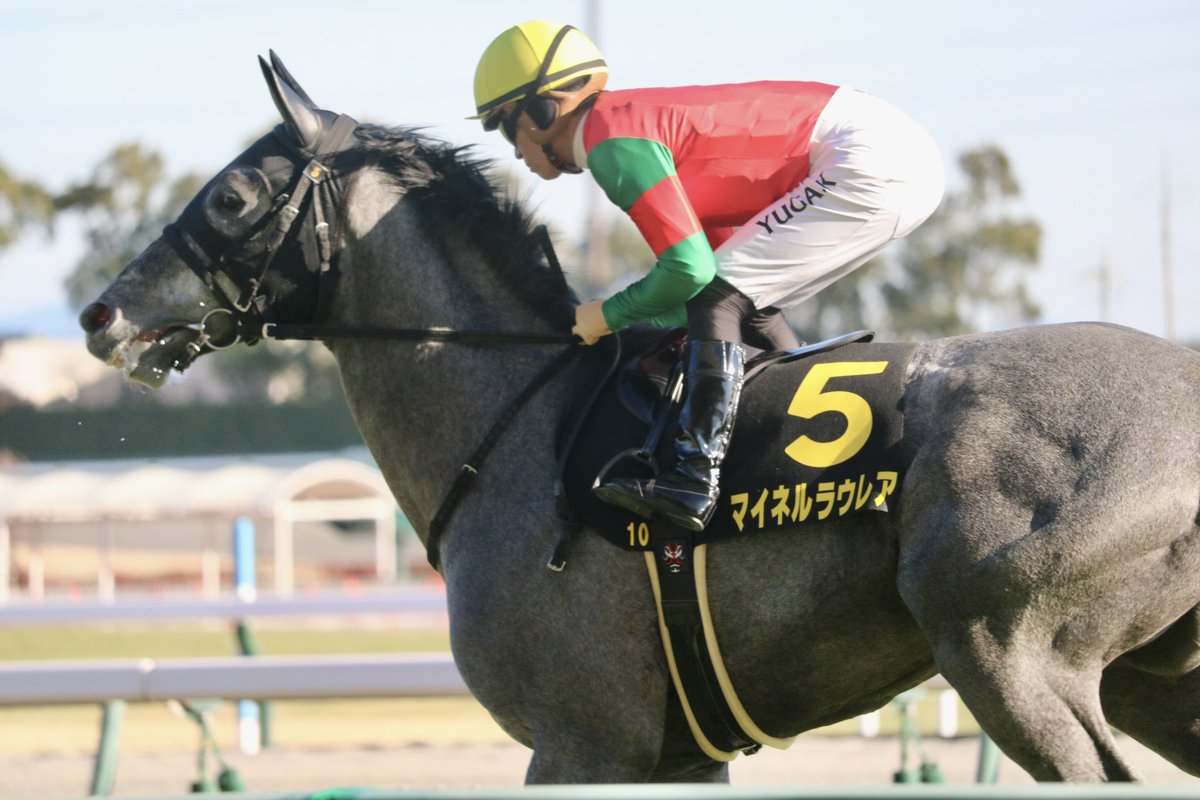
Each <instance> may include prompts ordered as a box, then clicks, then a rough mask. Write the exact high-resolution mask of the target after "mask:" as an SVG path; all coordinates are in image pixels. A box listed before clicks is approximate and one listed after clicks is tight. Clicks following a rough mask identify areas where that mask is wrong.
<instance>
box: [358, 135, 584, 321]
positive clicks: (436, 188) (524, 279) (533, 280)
mask: <svg viewBox="0 0 1200 800" xmlns="http://www.w3.org/2000/svg"><path fill="white" fill-rule="evenodd" d="M356 136H357V138H358V140H359V142H360V143H361V145H360V147H359V148H355V149H356V150H359V151H361V152H362V153H363V155H364V156H365V157H366V159H367V163H368V164H371V165H373V166H377V167H379V168H380V169H382V170H383V171H384V172H385V173H387V174H388V175H390V176H392V177H393V178H394V179H395V181H396V183H397V185H398V186H399V187H400V188H401V189H403V190H404V191H405V192H406V193H407V195H408V197H409V198H410V199H412V200H413V201H414V202H415V205H416V207H417V209H418V213H420V214H421V216H422V217H423V219H424V220H425V222H426V223H427V224H428V225H430V226H431V227H433V228H434V229H435V230H437V231H438V233H439V235H440V238H441V239H442V240H443V241H446V240H448V239H449V238H451V237H461V236H463V235H464V234H465V235H466V236H467V237H469V238H470V239H471V240H472V242H473V243H474V244H475V245H476V247H477V248H478V250H479V252H480V253H481V254H482V255H483V258H484V260H485V261H486V262H487V264H488V265H489V266H490V267H491V268H492V269H493V270H494V271H495V273H496V274H497V275H498V276H500V277H501V278H502V280H503V281H504V282H505V284H506V285H508V286H509V287H510V288H511V289H512V291H513V293H514V294H515V295H516V296H517V297H518V298H520V299H521V302H522V303H523V304H524V305H525V306H527V307H528V308H529V309H530V310H531V311H533V312H534V313H535V314H536V315H537V316H539V317H541V318H543V319H545V320H547V321H548V322H550V323H551V324H552V325H553V326H555V328H557V329H559V330H563V331H566V330H568V329H569V328H570V327H571V324H572V323H573V322H574V319H575V310H574V307H575V305H576V303H577V300H576V298H575V294H574V292H573V291H572V290H571V288H570V287H569V286H568V285H567V282H566V279H565V278H564V276H563V274H562V272H561V271H559V270H556V269H554V268H553V267H551V266H550V264H549V263H548V262H547V260H546V254H545V252H544V251H543V249H542V242H541V239H540V237H539V236H538V235H537V234H536V233H535V226H534V222H533V219H532V217H531V216H530V214H529V212H528V211H527V210H526V209H525V208H524V207H523V206H522V205H521V203H520V202H518V201H516V200H513V199H511V198H508V197H506V196H504V195H502V194H501V193H500V192H498V191H497V190H496V187H495V186H493V185H492V183H491V182H490V181H489V180H488V178H487V176H486V174H485V170H486V169H487V168H488V167H489V166H490V163H489V162H488V161H486V160H484V159H477V158H472V157H471V155H470V147H469V146H466V147H455V146H452V145H450V144H447V143H446V142H443V141H440V140H437V139H434V138H431V137H427V136H425V135H423V134H421V133H419V132H418V131H416V130H413V129H409V128H385V127H382V126H379V125H360V126H359V128H358V130H357V132H356Z"/></svg>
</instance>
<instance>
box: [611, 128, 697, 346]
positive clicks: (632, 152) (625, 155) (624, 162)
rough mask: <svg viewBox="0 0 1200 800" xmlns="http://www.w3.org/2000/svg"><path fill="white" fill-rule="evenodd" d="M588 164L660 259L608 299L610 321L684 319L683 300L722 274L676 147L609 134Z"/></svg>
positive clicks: (620, 324) (616, 325) (619, 324)
mask: <svg viewBox="0 0 1200 800" xmlns="http://www.w3.org/2000/svg"><path fill="white" fill-rule="evenodd" d="M588 168H589V169H590V170H591V172H592V176H593V177H594V178H595V179H596V182H597V183H598V184H600V187H601V188H602V189H604V192H605V194H607V195H608V197H609V199H610V200H612V201H613V203H615V204H616V205H617V206H618V207H619V208H620V209H621V210H622V211H624V212H626V213H627V214H629V216H630V218H631V219H632V220H633V222H634V224H635V225H637V227H638V230H639V231H640V232H641V234H642V236H643V238H645V239H646V242H647V243H648V244H649V245H650V248H651V250H653V251H654V253H655V255H656V256H657V258H658V262H657V263H656V264H655V266H654V267H653V268H652V269H651V270H650V272H649V273H647V274H646V275H645V276H644V277H643V278H642V279H641V280H639V281H637V282H636V283H634V284H632V285H630V286H629V287H627V288H625V289H623V290H622V291H620V292H618V293H617V294H615V295H613V296H612V297H610V298H609V299H608V300H606V301H605V302H604V305H603V313H604V320H605V322H606V323H608V326H609V328H611V329H612V330H614V331H619V330H622V329H624V328H627V327H629V326H630V325H632V324H633V323H635V322H639V321H643V320H650V319H652V318H654V317H658V316H660V315H664V314H665V315H670V316H669V319H672V320H678V319H680V313H681V312H682V306H683V304H684V303H686V302H687V301H688V300H690V299H692V298H693V297H694V296H696V295H697V294H698V293H699V292H700V290H701V289H703V288H704V287H705V286H707V285H708V283H709V282H710V281H711V280H712V279H713V276H714V275H716V257H715V256H714V255H713V252H712V248H711V247H710V246H709V244H708V239H707V237H706V236H705V235H704V231H703V230H702V229H701V228H700V224H699V221H698V220H696V216H695V212H694V211H693V210H692V209H691V204H690V203H689V202H688V200H687V197H686V195H684V194H683V191H682V188H681V187H680V186H679V184H678V179H677V177H676V174H675V162H674V159H673V158H672V156H671V153H670V151H669V150H668V149H667V148H666V146H665V145H663V144H662V143H661V142H658V141H654V140H652V139H641V138H635V137H617V138H612V139H605V140H603V141H601V142H599V143H597V144H596V145H595V146H594V147H593V148H592V149H591V151H589V153H588Z"/></svg>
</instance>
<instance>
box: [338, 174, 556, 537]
mask: <svg viewBox="0 0 1200 800" xmlns="http://www.w3.org/2000/svg"><path fill="white" fill-rule="evenodd" d="M359 191H362V190H361V189H360V190H359ZM384 198H386V195H384ZM380 202H383V198H381V200H380ZM390 203H391V204H393V205H392V206H391V207H390V210H388V211H386V212H382V213H381V212H380V211H378V210H373V208H374V207H372V206H371V205H370V204H369V203H364V202H363V200H362V199H361V198H360V199H359V201H358V202H356V203H355V207H356V208H360V209H361V208H363V207H364V206H366V209H367V210H366V211H360V212H359V213H358V214H357V215H356V216H352V217H351V220H350V222H351V233H352V235H351V237H350V243H349V244H348V246H347V250H346V252H345V253H344V255H343V259H342V279H341V281H340V283H339V288H338V296H337V298H336V300H335V302H334V309H333V320H332V322H334V323H335V324H338V325H357V326H370V327H403V328H414V327H418V328H420V327H431V326H435V327H448V328H456V329H487V330H509V331H512V330H531V329H533V330H538V329H545V328H546V327H547V326H546V324H545V323H544V322H540V321H534V320H532V319H530V318H529V317H528V315H527V314H526V313H525V312H522V311H520V310H519V308H520V306H519V304H518V303H515V302H513V301H512V299H511V296H510V295H509V293H508V290H507V289H505V288H504V287H503V286H501V285H500V283H499V282H498V281H497V280H496V279H495V277H494V276H493V273H492V271H491V270H490V269H489V268H488V267H487V266H486V265H485V264H484V263H483V261H482V258H481V256H480V254H479V253H478V252H477V251H474V250H473V249H472V248H470V247H469V246H468V245H467V244H465V243H464V242H461V241H460V242H449V243H447V242H438V241H433V240H431V239H430V238H429V236H428V235H427V234H426V233H425V231H424V230H423V228H422V226H421V224H420V219H419V218H418V217H417V215H416V214H415V213H414V212H413V211H412V209H410V208H407V207H406V204H405V203H404V202H403V201H402V202H400V203H396V201H395V196H394V194H393V195H392V196H391V197H390ZM468 276H469V280H470V281H471V282H469V283H468V282H467V281H468ZM557 350H558V348H553V347H552V348H547V347H541V346H537V347H528V346H519V345H518V346H513V345H493V346H483V347H476V346H464V345H460V344H451V343H423V344H416V343H412V342H378V341H349V340H343V341H341V342H338V343H337V344H336V346H335V347H334V354H335V355H336V357H337V360H338V365H339V368H340V370H341V375H342V382H343V386H344V389H345V392H346V398H347V401H348V403H349V405H350V408H351V410H352V411H353V413H354V417H355V421H356V422H357V424H358V427H359V430H360V431H361V432H362V435H363V439H364V441H365V442H366V444H367V446H368V448H369V449H370V450H371V452H372V454H373V455H374V457H375V459H376V460H377V462H378V463H379V466H380V468H381V469H382V471H383V473H384V476H385V477H386V478H387V480H388V482H389V484H390V485H391V488H392V490H393V492H394V493H395V494H396V496H397V498H398V499H399V501H400V503H401V506H402V507H403V508H404V510H405V513H406V514H408V516H409V517H410V520H411V521H412V522H413V524H414V526H415V527H416V528H417V529H418V531H424V530H425V529H426V526H427V524H428V521H429V519H430V518H431V517H432V515H433V514H434V513H435V512H436V510H437V508H438V506H439V505H440V504H441V502H442V499H443V497H444V496H445V493H446V491H447V489H448V488H449V486H450V483H451V482H452V481H453V479H454V477H455V476H456V475H457V473H458V472H459V471H460V470H461V468H462V465H463V462H464V460H465V459H466V458H467V457H468V456H469V455H470V454H471V453H472V451H473V450H474V449H475V448H476V447H477V446H478V444H479V442H481V441H482V440H483V438H484V436H486V435H487V432H488V431H489V429H490V428H491V426H492V425H493V423H494V421H495V420H496V418H497V417H498V416H499V415H500V413H501V412H502V411H503V408H504V406H505V405H506V404H507V403H508V402H509V400H510V398H511V397H513V396H514V395H516V394H517V393H518V392H519V391H520V390H521V388H522V387H523V386H524V385H525V384H526V383H527V382H528V381H530V380H531V379H532V378H533V377H534V375H536V374H537V372H538V370H539V369H540V368H541V366H542V365H544V364H545V363H547V361H548V360H549V359H550V358H552V357H553V354H554V353H555V352H557ZM557 402H558V400H557V397H556V390H555V389H554V388H553V387H552V388H551V389H550V390H548V391H546V392H544V393H541V394H539V396H538V397H537V398H535V399H534V401H532V402H531V403H530V406H529V408H528V409H526V411H525V412H523V413H525V414H530V415H534V416H536V417H538V418H542V420H543V423H544V427H545V428H546V429H547V435H549V428H550V427H551V423H552V419H553V415H554V412H553V408H554V407H555V406H556V404H557Z"/></svg>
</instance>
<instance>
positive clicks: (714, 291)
mask: <svg viewBox="0 0 1200 800" xmlns="http://www.w3.org/2000/svg"><path fill="white" fill-rule="evenodd" d="M607 80H608V66H607V65H606V64H605V62H604V59H603V57H602V56H601V54H600V51H599V50H598V49H597V48H596V46H595V44H593V43H592V42H591V41H590V40H589V39H588V38H587V36H585V35H584V34H583V33H582V32H581V31H579V30H578V29H577V28H574V27H572V26H570V25H564V24H562V23H558V22H552V21H549V20H535V21H533V22H527V23H525V24H522V25H517V26H514V27H512V28H509V29H508V30H506V31H505V32H504V33H502V34H500V36H498V37H497V38H496V39H495V40H494V41H493V42H492V43H491V44H490V45H488V48H487V50H485V51H484V54H483V57H482V58H481V59H480V61H479V65H478V67H477V68H476V71H475V105H476V112H477V116H476V117H473V119H480V120H482V122H483V127H484V130H489V131H490V130H496V129H499V130H500V131H501V133H502V134H503V135H504V137H505V138H506V139H507V140H508V141H509V142H510V143H511V144H512V145H513V146H514V147H515V148H516V156H517V158H519V159H523V160H524V161H525V163H526V164H527V165H528V167H529V169H530V170H531V171H532V172H533V173H534V174H536V175H538V176H539V177H541V178H544V179H546V180H553V179H555V178H557V177H558V176H559V175H561V174H563V173H567V174H576V173H580V172H583V171H584V170H587V171H589V172H591V174H592V177H593V178H594V179H595V180H596V182H597V183H598V184H600V186H601V188H602V189H603V190H604V191H605V193H606V194H607V195H608V197H609V199H610V200H612V202H613V203H615V204H616V205H617V206H619V207H620V208H621V210H623V211H625V212H626V213H627V214H628V215H629V216H630V217H631V218H632V219H633V221H634V223H635V224H636V225H637V227H638V230H639V231H640V232H641V234H642V236H643V237H645V239H646V242H647V243H648V244H649V245H650V247H651V249H652V250H653V251H654V254H655V256H656V257H657V259H658V260H657V263H656V264H655V265H654V267H653V268H652V269H651V270H650V271H649V272H648V273H647V274H646V275H645V276H644V277H642V278H641V279H640V280H638V281H637V282H635V283H633V284H632V285H630V286H628V287H626V288H625V289H622V290H621V291H619V292H617V293H616V294H614V295H612V296H611V297H609V298H608V299H606V300H594V301H591V302H587V303H583V304H582V305H580V306H579V308H578V309H577V310H576V316H575V326H574V328H573V329H572V330H573V332H574V333H575V334H576V335H578V336H579V337H580V338H581V339H582V340H583V342H584V343H585V344H594V343H595V342H596V341H598V340H599V339H600V338H601V337H602V336H605V335H607V334H609V333H612V332H613V331H620V330H622V329H623V328H626V327H628V326H630V325H632V324H633V323H635V322H639V321H656V322H662V321H664V320H666V319H668V318H670V316H671V315H672V314H673V313H674V314H675V315H676V319H678V318H679V314H678V313H677V312H680V311H681V310H682V309H683V308H686V314H687V328H688V343H687V345H686V347H685V351H684V368H685V370H686V372H685V380H684V386H685V395H684V400H683V406H682V408H681V410H680V416H679V424H680V428H681V430H680V434H679V437H678V438H677V440H676V442H675V449H676V455H677V457H678V459H677V463H676V464H675V466H674V468H673V469H672V470H670V471H669V472H665V473H663V474H661V475H658V476H656V477H655V478H653V479H649V480H635V479H616V480H612V481H610V482H608V483H606V484H604V485H603V486H599V487H597V488H596V493H597V494H598V495H599V496H600V497H601V498H603V499H604V500H606V501H608V502H610V503H614V504H616V505H619V506H621V507H624V508H627V509H629V510H631V511H633V512H635V513H637V514H640V515H642V516H646V517H649V516H651V515H652V514H662V515H664V516H666V517H668V518H670V519H671V520H672V521H674V522H675V523H677V524H679V525H681V526H683V527H685V528H688V529H690V530H702V529H703V528H704V526H705V525H706V524H707V523H708V520H709V518H710V517H711V516H712V512H713V509H714V507H715V506H716V500H717V497H718V496H719V489H718V478H719V471H720V466H721V462H722V460H723V459H724V457H725V452H726V450H727V448H728V446H729V439H730V436H731V434H732V432H733V421H734V417H735V415H736V412H737V405H738V397H739V395H740V393H741V387H742V372H743V367H742V365H743V359H744V356H743V349H742V345H743V342H745V343H747V344H750V345H753V346H756V347H759V348H762V349H766V350H780V349H788V348H793V347H797V346H798V345H799V342H798V340H797V339H796V336H795V334H794V333H793V332H792V330H791V328H790V327H789V326H788V324H787V322H786V321H785V320H784V319H783V317H782V315H781V313H780V309H782V308H785V307H787V306H791V305H794V304H796V303H800V302H802V301H804V300H806V299H808V298H809V297H812V296H813V295H814V294H816V293H817V292H819V291H820V290H821V289H823V288H825V287H826V286H828V285H829V284H830V283H832V282H833V281H835V280H837V279H838V278H840V277H842V276H843V275H845V274H847V273H849V272H850V271H852V270H854V269H855V268H857V267H859V266H861V265H862V264H863V263H865V262H866V261H867V260H868V259H870V258H871V257H872V256H874V255H875V254H876V253H878V252H879V250H880V249H882V248H883V247H884V246H885V245H887V244H888V243H889V242H890V241H892V240H893V239H898V238H900V237H902V236H905V235H907V234H909V233H910V232H912V231H913V230H914V229H915V228H916V227H917V226H918V225H920V224H921V223H922V222H924V221H925V219H926V218H928V217H929V215H930V214H932V213H933V211H934V209H935V208H937V206H938V203H939V202H940V201H941V198H942V192H943V189H944V182H945V179H944V173H943V167H942V160H941V156H940V154H939V153H938V149H937V147H936V145H935V144H934V142H933V140H932V139H931V138H930V136H929V134H928V133H926V132H925V130H923V129H922V128H921V127H920V126H919V125H917V124H916V123H914V122H913V121H912V120H910V119H909V118H908V117H907V116H905V115H904V114H903V113H901V112H900V111H899V110H897V109H896V108H895V107H893V106H891V105H890V104H888V103H886V102H884V101H883V100H879V99H877V98H875V97H872V96H871V95H869V94H866V93H864V92H861V91H858V90H855V89H851V88H847V87H839V86H831V85H828V84H824V83H805V82H793V81H763V82H759V83H745V84H728V85H721V86H685V87H677V88H656V89H626V90H619V91H605V90H604V89H605V84H606V83H607Z"/></svg>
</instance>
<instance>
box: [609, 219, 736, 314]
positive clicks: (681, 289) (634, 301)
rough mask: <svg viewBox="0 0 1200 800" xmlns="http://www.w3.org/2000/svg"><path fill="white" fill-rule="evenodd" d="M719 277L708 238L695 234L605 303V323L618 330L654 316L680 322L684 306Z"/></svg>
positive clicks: (671, 249) (665, 252) (671, 248)
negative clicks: (714, 278)
mask: <svg viewBox="0 0 1200 800" xmlns="http://www.w3.org/2000/svg"><path fill="white" fill-rule="evenodd" d="M716 274H717V259H716V256H714V255H713V251H712V248H711V247H709V245H708V239H707V238H705V236H704V232H703V231H701V232H698V233H694V234H692V235H691V236H689V237H688V238H686V239H684V240H683V241H681V242H677V243H675V244H673V245H671V246H670V247H668V248H667V249H666V250H664V251H663V252H662V255H660V256H659V257H658V263H657V264H655V265H654V268H653V269H651V270H650V272H648V273H647V274H646V275H645V277H643V278H642V279H641V280H639V281H636V282H634V283H632V284H630V285H629V286H627V287H626V288H624V289H622V290H621V291H619V292H617V293H616V294H614V295H613V296H612V297H610V298H608V299H607V300H605V301H604V305H603V306H601V311H602V312H603V313H604V321H605V322H607V323H608V327H609V328H611V329H612V330H614V331H619V330H624V329H625V328H628V327H629V326H630V325H632V324H634V323H635V322H643V321H646V320H649V319H651V318H654V317H660V318H669V319H672V320H677V319H679V318H680V317H679V314H680V308H681V307H682V306H683V304H684V303H686V302H687V301H688V300H691V299H692V298H693V297H695V296H696V295H697V294H699V293H700V290H701V289H703V288H704V287H705V286H707V285H708V284H709V282H710V281H711V280H712V279H713V276H714V275H716ZM661 321H663V320H656V322H661Z"/></svg>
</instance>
